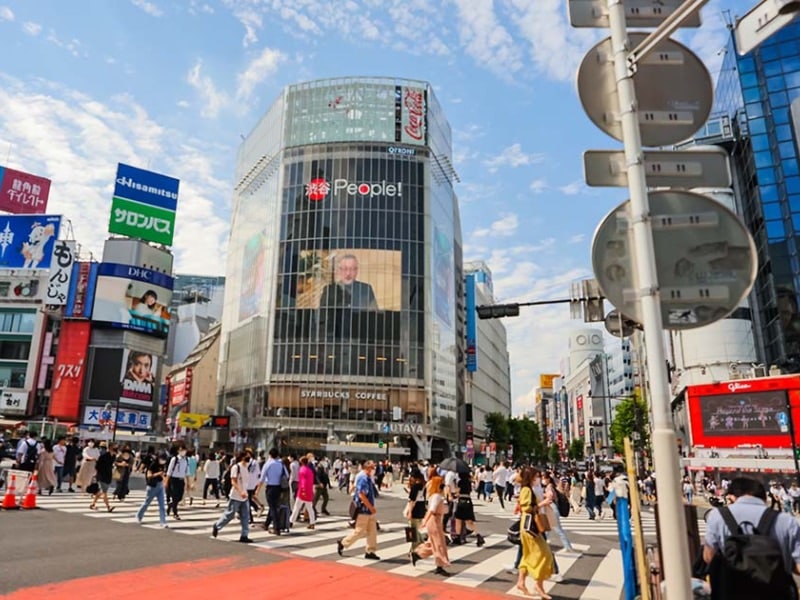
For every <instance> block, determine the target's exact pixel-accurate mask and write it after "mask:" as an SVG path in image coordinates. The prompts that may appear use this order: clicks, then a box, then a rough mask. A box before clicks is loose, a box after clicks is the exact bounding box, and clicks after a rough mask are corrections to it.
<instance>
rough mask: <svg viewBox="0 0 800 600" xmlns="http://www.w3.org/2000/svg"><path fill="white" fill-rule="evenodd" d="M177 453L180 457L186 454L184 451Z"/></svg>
mask: <svg viewBox="0 0 800 600" xmlns="http://www.w3.org/2000/svg"><path fill="white" fill-rule="evenodd" d="M178 455H179V456H181V457H184V456H186V452H178Z"/></svg>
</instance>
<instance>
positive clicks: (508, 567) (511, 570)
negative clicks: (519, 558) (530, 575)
mask: <svg viewBox="0 0 800 600" xmlns="http://www.w3.org/2000/svg"><path fill="white" fill-rule="evenodd" d="M503 569H504V570H505V572H506V573H511V574H512V575H516V574H517V573H519V569H515V568H514V565H504V566H503Z"/></svg>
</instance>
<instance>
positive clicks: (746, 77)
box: [739, 73, 758, 89]
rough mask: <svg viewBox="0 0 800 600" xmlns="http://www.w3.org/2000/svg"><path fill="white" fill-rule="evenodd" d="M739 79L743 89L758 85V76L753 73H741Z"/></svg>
mask: <svg viewBox="0 0 800 600" xmlns="http://www.w3.org/2000/svg"><path fill="white" fill-rule="evenodd" d="M739 80H740V81H741V82H742V88H744V89H746V88H751V87H757V86H758V76H757V75H756V74H755V73H743V74H742V76H741V77H740V79H739Z"/></svg>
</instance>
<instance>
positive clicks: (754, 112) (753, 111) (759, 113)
mask: <svg viewBox="0 0 800 600" xmlns="http://www.w3.org/2000/svg"><path fill="white" fill-rule="evenodd" d="M744 108H745V110H746V111H747V118H749V119H755V118H757V117H763V116H764V106H763V105H762V104H761V102H749V103H748V104H747V105H746V106H745V107H744Z"/></svg>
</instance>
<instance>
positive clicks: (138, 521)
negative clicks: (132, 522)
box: [136, 517, 142, 525]
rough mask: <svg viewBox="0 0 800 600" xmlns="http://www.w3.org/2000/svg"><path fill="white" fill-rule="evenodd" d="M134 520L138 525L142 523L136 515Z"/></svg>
mask: <svg viewBox="0 0 800 600" xmlns="http://www.w3.org/2000/svg"><path fill="white" fill-rule="evenodd" d="M136 522H137V523H138V524H139V525H141V524H142V520H141V519H140V518H139V517H136Z"/></svg>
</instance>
